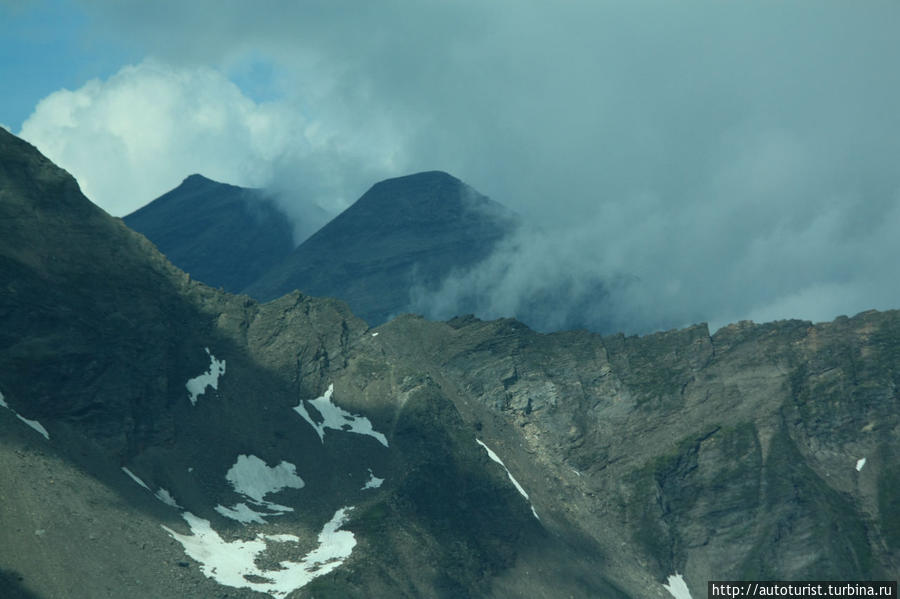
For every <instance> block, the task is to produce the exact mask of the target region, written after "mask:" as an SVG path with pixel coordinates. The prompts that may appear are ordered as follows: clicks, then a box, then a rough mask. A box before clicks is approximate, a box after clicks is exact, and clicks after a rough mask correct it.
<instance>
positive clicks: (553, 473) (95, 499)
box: [0, 131, 900, 598]
mask: <svg viewBox="0 0 900 599" xmlns="http://www.w3.org/2000/svg"><path fill="white" fill-rule="evenodd" d="M0 275H2V277H0V286H2V287H0V291H2V293H0V318H2V322H3V327H0V393H2V394H3V396H2V397H0V400H2V402H3V404H0V495H2V496H3V501H0V522H2V523H3V526H0V580H2V581H4V583H6V584H7V586H8V587H9V588H10V589H12V590H11V591H10V592H11V593H17V594H18V595H16V594H14V595H13V596H25V597H62V596H65V597H103V596H111V597H113V596H122V595H123V594H127V595H128V596H134V597H142V596H144V597H158V596H173V597H174V596H178V597H210V596H221V595H223V594H225V593H227V594H228V596H229V597H261V596H265V595H264V594H260V593H268V594H269V595H270V596H273V597H282V596H288V597H319V596H340V597H372V596H375V597H380V596H390V597H419V596H429V597H466V596H471V597H507V596H521V597H548V598H549V597H559V596H572V597H598V596H600V597H633V598H638V597H663V596H666V591H665V589H664V588H663V586H662V585H663V583H664V582H666V581H667V579H668V576H670V575H672V574H674V573H675V572H678V573H680V574H683V575H684V580H685V581H686V582H687V584H688V587H689V588H690V589H691V591H692V593H693V596H694V597H702V596H704V592H705V591H704V590H703V589H704V587H705V584H706V580H708V579H728V578H732V579H748V578H750V579H752V578H759V579H816V578H820V579H837V578H842V579H865V578H885V577H890V575H891V573H893V572H897V571H898V570H900V562H898V550H900V521H898V514H900V495H898V489H900V484H898V479H900V470H898V467H897V466H896V464H897V463H898V460H897V457H898V436H900V428H898V418H900V409H898V408H900V405H898V403H900V399H898V392H897V388H898V382H900V314H898V313H897V312H884V313H877V312H867V313H863V314H860V315H858V316H856V317H853V318H841V319H838V320H836V321H835V322H833V323H826V324H817V325H813V324H811V323H808V322H800V321H786V322H779V323H773V324H767V325H756V324H752V323H738V324H735V325H731V326H729V327H725V328H723V329H721V330H719V331H718V332H716V333H715V334H714V335H710V334H709V331H708V330H707V328H706V326H705V325H698V326H695V327H691V328H688V329H685V330H681V331H670V332H666V333H659V334H656V335H648V336H645V337H624V336H621V335H619V336H606V337H604V336H600V335H594V334H589V333H586V332H569V333H558V334H552V335H541V334H538V333H535V332H533V331H531V330H529V329H528V328H527V327H525V326H524V325H522V324H521V323H518V322H516V321H514V320H499V321H494V322H482V321H479V320H477V319H474V318H471V317H468V318H467V317H463V318H456V319H454V320H452V321H450V322H447V323H434V322H428V321H426V320H424V319H421V318H416V317H401V318H398V319H396V320H393V321H391V322H390V323H388V324H385V325H383V326H381V327H379V328H378V329H374V330H372V329H369V328H368V327H367V325H366V324H365V323H364V322H363V321H362V320H360V319H358V318H356V317H355V316H354V315H353V314H352V313H351V312H350V310H349V308H348V307H347V305H346V304H344V303H343V302H339V301H336V300H330V299H319V298H313V297H309V296H306V295H303V294H300V293H293V294H289V295H286V296H284V297H281V298H279V299H277V300H274V301H272V302H269V303H266V304H259V303H257V302H255V301H254V300H252V299H250V298H248V297H246V296H235V295H229V294H225V293H221V292H218V291H215V290H213V289H211V288H209V287H207V286H205V285H202V284H199V283H196V282H194V281H191V280H190V279H189V278H188V277H187V276H186V275H184V273H182V272H181V271H179V270H178V269H176V268H174V267H173V266H172V265H171V264H170V263H169V262H168V261H167V260H166V259H165V258H164V257H163V256H162V255H161V254H159V253H158V252H157V251H156V250H155V248H153V246H152V245H150V244H149V243H148V242H147V241H146V240H145V239H144V238H143V237H142V236H140V235H138V234H136V233H133V232H132V231H130V230H128V229H127V228H125V227H124V226H123V225H122V224H121V222H120V221H118V220H116V219H112V218H110V217H108V216H107V215H105V214H104V213H103V212H102V211H100V210H99V209H97V208H96V207H94V206H92V205H91V204H90V203H89V202H88V201H87V200H86V199H85V198H83V196H81V195H80V192H79V191H78V189H77V185H76V184H75V182H74V181H73V180H72V179H71V178H70V177H68V176H67V175H66V174H65V173H63V172H62V171H59V170H58V169H56V168H55V167H54V166H53V165H52V164H50V163H49V162H48V161H46V159H44V158H43V157H42V156H40V154H38V153H37V152H36V150H34V148H31V147H30V146H28V145H27V144H25V143H24V142H22V141H21V140H18V139H16V138H15V137H13V136H11V135H9V134H8V133H6V132H4V131H0ZM189 381H194V383H193V384H190V385H189V384H188V383H189ZM213 383H214V384H213ZM328 402H331V403H328ZM331 405H333V408H331V407H329V406H331ZM300 406H302V408H303V409H302V410H300V409H297V408H298V407H300ZM316 406H319V407H318V408H317V407H316ZM303 414H305V415H306V416H305V417H304V416H303ZM20 417H21V418H20ZM22 418H24V419H26V420H31V421H34V422H38V423H40V424H41V426H42V427H44V428H45V430H46V431H47V433H48V434H47V437H48V438H44V436H43V435H41V434H39V432H38V431H37V429H36V428H34V427H32V426H29V425H26V424H27V423H26V422H24V421H23V420H22ZM341 418H345V422H343V423H342V421H341V420H340V419H341ZM344 425H346V426H344ZM376 433H377V434H376ZM863 459H865V461H864V462H863V461H862V460H863ZM251 466H252V467H251ZM123 469H125V470H127V472H125V471H124V470H123ZM375 480H378V481H380V482H379V483H378V484H374V481H375ZM9 481H15V483H11V482H9ZM60 489H62V490H60ZM204 522H205V523H206V524H204ZM163 527H165V528H163ZM205 531H214V532H215V537H214V536H213V534H212V533H211V532H205ZM204 535H205V536H204ZM348 535H349V536H348ZM351 537H352V538H351ZM216 539H218V540H216ZM203 543H207V545H203ZM201 546H202V547H207V548H210V547H215V548H216V551H220V552H221V551H232V552H234V553H235V554H236V555H237V554H240V555H242V556H245V557H246V556H248V555H249V556H251V561H252V565H251V566H248V567H247V569H246V570H243V571H236V573H235V572H228V573H222V572H219V569H220V568H221V567H222V566H221V565H220V566H212V565H210V564H211V563H216V564H218V563H220V562H209V563H206V562H203V559H206V558H205V557H203V556H204V555H206V554H205V553H203V551H200V550H199V549H198V547H201ZM329 552H330V553H329ZM216 555H219V554H216ZM254 556H255V557H254ZM329 556H330V557H329ZM317 560H322V561H318V562H317ZM282 562H285V563H290V564H293V565H289V566H283V565H280V564H281V563H282ZM324 562H328V563H329V564H332V565H331V566H328V567H325V566H323V563H324ZM338 562H339V563H340V565H337V566H334V567H332V566H333V565H334V564H337V563H338ZM221 563H225V562H221ZM317 564H318V565H317ZM214 568H215V572H214V571H213V569H214ZM279 572H280V574H277V573H279ZM285 572H296V573H297V578H296V579H291V580H288V581H287V582H285V581H284V580H283V579H285V578H289V577H288V576H287V574H285ZM219 574H222V576H219ZM226 574H228V576H227V577H226V576H225V575H226ZM301 579H302V580H301ZM60 581H66V582H65V583H63V582H60ZM301 582H302V584H300V583H301ZM244 583H246V584H244ZM294 583H297V586H290V585H291V584H294ZM284 585H287V586H284ZM285 589H288V590H285Z"/></svg>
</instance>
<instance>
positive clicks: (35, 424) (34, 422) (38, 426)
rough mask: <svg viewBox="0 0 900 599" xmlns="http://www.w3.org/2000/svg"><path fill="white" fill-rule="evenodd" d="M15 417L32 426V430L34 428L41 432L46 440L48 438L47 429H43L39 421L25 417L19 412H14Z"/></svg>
mask: <svg viewBox="0 0 900 599" xmlns="http://www.w3.org/2000/svg"><path fill="white" fill-rule="evenodd" d="M16 417H18V419H19V420H21V421H22V422H24V423H25V424H27V425H28V426H30V427H31V428H33V429H34V430H36V431H37V432H39V433H40V434H42V435H43V436H44V438H45V439H47V440H48V441H49V440H50V433H48V432H47V429H45V428H44V427H43V426H42V425H41V423H40V422H38V421H37V420H29V419H28V418H25V417H24V416H22V415H21V414H16Z"/></svg>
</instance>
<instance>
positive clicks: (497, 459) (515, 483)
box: [475, 439, 540, 520]
mask: <svg viewBox="0 0 900 599" xmlns="http://www.w3.org/2000/svg"><path fill="white" fill-rule="evenodd" d="M475 442H476V443H478V444H479V445H481V446H482V447H484V450H485V451H486V452H487V454H488V457H489V458H491V459H492V460H494V461H495V462H497V463H498V464H500V465H501V466H503V469H504V470H506V476H508V477H509V480H510V482H512V484H513V486H514V487H515V488H516V490H517V491H518V492H519V494H520V495H522V497H524V498H525V499H526V500H527V501H528V505H531V499H529V498H528V493H526V492H525V489H523V488H522V485H520V484H519V481H517V480H516V478H515V477H514V476H513V475H512V472H510V471H509V468H507V467H506V464H504V463H503V460H501V459H500V456H498V455H497V454H496V453H494V452H493V451H492V450H491V448H490V447H488V446H487V445H485V444H484V443H482V442H481V439H475ZM531 513H533V514H534V517H535V518H537V519H538V520H540V517H538V515H537V512H536V511H534V506H533V505H531Z"/></svg>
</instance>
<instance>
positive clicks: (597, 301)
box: [123, 171, 633, 332]
mask: <svg viewBox="0 0 900 599" xmlns="http://www.w3.org/2000/svg"><path fill="white" fill-rule="evenodd" d="M283 204H284V202H281V204H280V205H283ZM278 206H279V205H276V204H275V203H274V202H272V201H270V200H268V199H267V198H266V197H265V196H264V195H263V194H262V193H261V192H260V191H257V190H252V189H242V188H239V187H236V186H231V185H224V184H219V183H214V182H212V181H209V180H207V179H204V178H202V177H200V176H199V175H192V176H191V177H189V178H188V179H186V180H185V182H184V183H182V185H181V186H179V187H178V188H176V189H174V190H172V191H171V192H169V193H167V194H165V195H164V196H162V197H160V198H158V199H156V200H154V201H153V202H151V203H150V204H148V205H147V206H145V207H144V208H141V209H140V210H138V211H136V212H134V213H133V214H131V215H128V216H126V217H125V218H124V219H123V220H124V221H125V223H126V224H127V225H129V226H130V227H132V228H134V229H135V230H136V231H138V232H140V233H143V234H145V235H146V236H147V237H148V238H149V239H150V240H151V241H153V242H154V243H155V244H156V245H157V247H159V249H160V250H161V251H162V252H163V253H164V254H166V256H167V257H168V258H169V259H170V260H172V262H173V263H174V264H176V265H177V266H178V267H179V268H182V269H183V270H185V271H186V272H188V273H190V274H191V276H193V277H194V278H196V279H198V280H200V281H202V282H205V283H207V284H210V285H212V286H214V287H218V286H221V287H223V288H224V289H225V290H227V291H231V292H233V293H247V294H249V295H251V296H253V297H255V298H257V299H262V300H267V299H273V298H275V297H277V296H279V295H283V294H284V293H287V292H289V291H292V290H294V289H298V290H300V291H302V292H304V293H310V294H312V295H321V296H328V297H337V298H339V299H342V300H344V301H346V302H348V303H349V304H350V307H351V309H353V311H354V313H355V314H358V315H359V316H361V317H362V318H363V319H364V320H366V321H367V322H369V323H370V324H372V325H378V324H383V323H384V322H386V321H387V320H388V319H389V318H390V317H392V316H396V315H398V314H402V313H407V312H411V313H417V314H422V315H424V316H426V317H427V318H431V319H436V320H447V319H450V318H453V317H454V316H458V315H460V314H475V315H477V316H478V317H481V318H501V317H515V318H517V319H519V320H521V321H523V322H525V323H526V324H528V325H529V326H530V327H532V328H534V329H536V330H540V331H545V332H549V331H558V330H568V329H577V328H584V329H588V330H592V331H600V332H611V331H613V330H615V329H614V326H615V325H616V324H621V323H620V322H619V321H618V320H616V318H615V312H614V305H613V304H612V301H613V300H614V298H613V297H612V296H611V294H610V291H611V290H612V291H620V290H621V288H622V287H624V286H625V285H627V284H628V283H629V282H630V281H631V280H632V279H633V278H629V277H625V276H618V277H609V278H606V277H604V276H601V273H599V272H588V271H585V270H584V269H583V268H581V267H579V266H577V264H578V263H579V262H580V260H576V259H575V257H574V256H571V255H566V254H565V253H560V252H555V251H552V249H551V250H550V251H548V248H550V247H551V244H552V241H551V240H550V238H551V237H553V236H555V235H556V234H555V233H554V232H552V231H547V230H541V229H540V228H538V227H535V226H533V225H532V226H528V225H526V224H525V223H523V222H522V220H521V218H519V217H518V215H516V214H515V213H513V212H512V211H510V210H508V209H506V208H505V207H504V206H503V205H501V204H500V203H498V202H495V201H493V200H490V199H489V198H487V197H485V196H483V195H481V194H479V193H478V192H477V191H476V190H474V189H472V188H471V187H470V186H468V185H466V184H465V183H463V182H462V181H460V180H459V179H457V178H455V177H453V176H452V175H449V174H447V173H443V172H439V171H429V172H424V173H418V174H415V175H409V176H405V177H398V178H394V179H388V180H386V181H382V182H380V183H378V184H376V185H374V186H373V187H372V188H371V189H370V190H369V191H368V192H367V193H366V194H364V195H363V196H362V197H361V198H360V199H359V200H358V201H357V202H355V203H354V204H353V205H352V206H350V207H349V208H348V209H347V210H345V211H344V212H342V213H341V214H340V215H338V216H337V217H336V218H334V219H333V220H332V221H331V222H329V223H328V224H327V225H325V226H324V227H323V228H321V229H320V230H318V231H316V232H315V233H314V234H312V235H310V236H309V237H308V238H307V239H306V240H305V241H303V242H302V243H301V244H300V245H299V247H297V248H296V249H295V250H294V251H292V252H286V251H285V248H286V247H287V235H286V230H287V229H289V228H290V225H289V224H288V217H287V216H286V215H285V213H283V212H281V211H280V210H279V207H278ZM295 220H296V217H293V218H292V219H291V222H295ZM295 226H298V225H295Z"/></svg>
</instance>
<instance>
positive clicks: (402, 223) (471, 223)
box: [244, 171, 517, 325]
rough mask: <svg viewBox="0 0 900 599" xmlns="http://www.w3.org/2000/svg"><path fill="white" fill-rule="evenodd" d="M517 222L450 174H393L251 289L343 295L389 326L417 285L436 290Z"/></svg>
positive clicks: (263, 294) (265, 296) (261, 294)
mask: <svg viewBox="0 0 900 599" xmlns="http://www.w3.org/2000/svg"><path fill="white" fill-rule="evenodd" d="M516 220H517V219H516V216H515V215H514V214H513V213H512V212H510V211H509V210H508V209H506V208H504V207H503V206H501V205H500V204H498V203H496V202H493V201H492V200H490V199H489V198H487V197H485V196H483V195H481V194H479V193H478V192H476V191H475V190H474V189H472V188H471V187H469V186H467V185H465V184H464V183H463V182H462V181H460V180H459V179H457V178H455V177H453V176H451V175H448V174H447V173H443V172H440V171H429V172H424V173H418V174H415V175H409V176H405V177H398V178H395V179H388V180H386V181H382V182H380V183H377V184H375V185H373V186H372V188H371V189H369V191H367V192H366V193H365V194H363V196H362V197H361V198H360V199H359V200H357V201H356V202H355V203H354V204H353V205H352V206H350V207H349V208H348V209H347V210H345V211H344V212H342V213H341V214H340V215H338V216H337V217H336V218H334V219H333V220H332V221H331V222H329V223H328V224H327V225H325V226H324V227H322V228H321V229H320V230H319V231H317V232H316V233H314V234H313V235H312V236H310V237H309V239H307V240H306V241H304V242H303V243H301V244H300V246H299V247H297V249H296V250H294V252H293V253H292V254H291V255H290V256H288V257H287V258H286V259H285V260H283V261H282V262H281V263H280V264H278V265H277V266H275V267H273V268H272V269H270V270H269V271H268V272H266V273H264V274H263V275H262V276H261V277H259V278H258V279H257V280H256V281H255V282H254V283H252V284H251V285H249V286H247V288H246V289H244V291H245V292H246V293H248V294H250V295H251V296H253V297H256V298H258V299H261V300H264V301H265V300H269V299H273V298H275V297H278V296H280V295H283V294H285V293H287V292H289V291H291V290H293V289H299V290H301V291H303V292H304V293H309V294H312V295H318V296H327V297H337V298H340V299H342V300H344V301H346V302H347V303H348V304H349V305H350V308H351V309H352V310H353V311H354V313H356V314H358V315H359V316H360V317H361V318H363V319H364V320H366V322H368V323H370V324H372V325H378V324H382V323H384V322H386V321H387V320H388V319H389V318H390V317H392V316H395V315H397V314H399V313H401V312H404V311H408V309H407V307H408V306H409V303H410V290H411V289H413V288H414V287H425V288H429V289H431V288H437V287H438V286H439V285H440V283H441V281H442V280H443V279H444V278H445V277H446V276H448V275H449V274H450V273H452V272H455V271H458V270H466V269H469V268H471V267H472V266H474V265H475V264H477V263H479V262H481V261H482V260H484V259H486V258H487V257H488V256H490V255H491V253H492V251H493V250H494V248H495V246H496V244H497V243H498V242H500V241H501V240H502V239H503V238H504V237H505V236H506V235H508V234H510V233H511V232H512V231H513V230H514V228H515V225H516Z"/></svg>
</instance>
